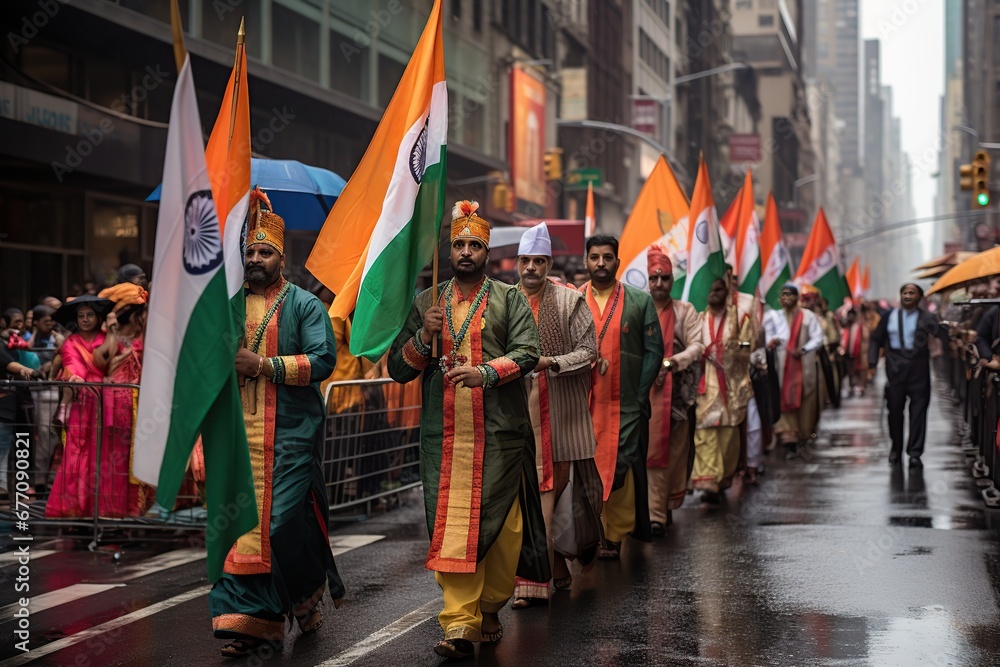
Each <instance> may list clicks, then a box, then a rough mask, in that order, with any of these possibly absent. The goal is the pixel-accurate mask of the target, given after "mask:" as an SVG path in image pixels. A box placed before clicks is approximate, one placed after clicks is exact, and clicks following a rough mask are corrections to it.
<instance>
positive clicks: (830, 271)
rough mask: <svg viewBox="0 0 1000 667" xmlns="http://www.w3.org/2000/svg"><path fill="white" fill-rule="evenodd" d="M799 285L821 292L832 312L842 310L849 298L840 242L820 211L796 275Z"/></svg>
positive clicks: (820, 210) (821, 209)
mask: <svg viewBox="0 0 1000 667" xmlns="http://www.w3.org/2000/svg"><path fill="white" fill-rule="evenodd" d="M795 282H796V283H798V284H799V285H812V286H813V287H815V288H816V289H818V290H819V291H820V294H822V295H823V298H825V299H826V300H827V301H829V302H830V307H831V308H840V306H842V305H843V304H844V299H846V298H847V296H848V293H847V283H846V282H845V281H844V276H843V274H842V273H841V272H840V253H839V252H838V251H837V241H836V239H834V238H833V232H832V231H830V224H829V223H828V222H827V221H826V214H825V213H824V212H823V208H822V207H820V209H819V211H817V213H816V220H815V221H814V222H813V226H812V230H811V231H810V232H809V240H808V241H807V242H806V249H805V252H803V253H802V262H801V263H799V271H798V273H796V274H795Z"/></svg>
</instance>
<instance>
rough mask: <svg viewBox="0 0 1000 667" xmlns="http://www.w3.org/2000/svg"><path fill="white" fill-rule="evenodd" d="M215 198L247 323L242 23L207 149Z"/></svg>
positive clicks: (239, 309) (233, 285)
mask: <svg viewBox="0 0 1000 667" xmlns="http://www.w3.org/2000/svg"><path fill="white" fill-rule="evenodd" d="M205 162H206V163H207V164H208V180H209V181H210V182H211V184H212V198H213V199H215V207H216V209H217V210H218V212H219V226H220V227H221V228H222V245H223V247H224V248H225V252H223V256H224V257H225V260H226V289H227V291H228V293H229V296H230V297H232V298H233V306H234V308H235V310H236V318H237V321H238V322H240V323H241V324H240V326H242V321H243V318H244V317H245V315H244V313H245V311H246V300H245V299H244V297H243V235H244V234H243V223H244V221H245V220H246V217H247V208H249V206H250V93H249V91H248V90H247V54H246V45H245V34H244V31H243V22H242V21H240V31H239V34H238V35H237V37H236V62H235V63H234V64H233V71H232V74H230V75H229V85H228V86H226V94H225V95H224V96H223V98H222V107H221V108H220V109H219V116H218V118H216V120H215V127H214V128H212V135H211V136H210V137H209V138H208V147H207V148H206V149H205Z"/></svg>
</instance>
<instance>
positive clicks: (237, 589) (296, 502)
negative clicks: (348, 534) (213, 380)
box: [209, 211, 344, 657]
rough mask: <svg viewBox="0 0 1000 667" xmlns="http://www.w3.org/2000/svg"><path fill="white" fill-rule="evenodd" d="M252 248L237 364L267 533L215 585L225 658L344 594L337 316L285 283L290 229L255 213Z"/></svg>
mask: <svg viewBox="0 0 1000 667" xmlns="http://www.w3.org/2000/svg"><path fill="white" fill-rule="evenodd" d="M251 219H252V222H251V225H250V231H249V235H248V242H249V243H248V245H247V248H246V256H245V260H246V274H245V275H246V289H245V294H246V347H243V348H241V349H240V350H239V352H238V353H237V355H236V371H237V373H239V375H240V376H241V378H242V383H243V386H242V388H241V396H242V399H243V417H244V423H245V425H246V433H247V444H248V446H249V449H250V463H251V467H252V468H253V476H254V488H255V491H256V500H257V506H256V508H253V507H247V508H245V509H246V510H248V511H256V512H257V515H258V519H259V524H258V526H257V527H256V528H254V529H253V530H252V531H250V532H249V533H247V534H245V535H243V536H242V537H240V539H239V540H238V541H237V542H236V544H235V545H234V546H233V548H232V550H231V551H230V552H229V555H228V557H227V558H226V563H225V566H224V568H223V575H222V577H221V578H220V579H219V580H218V581H217V582H216V583H215V585H214V586H213V587H212V592H211V593H210V595H209V605H210V608H211V612H212V628H213V629H214V631H215V636H216V637H218V638H220V639H229V640H231V641H230V642H229V643H227V644H226V645H225V646H224V647H223V649H222V654H223V655H224V656H227V657H242V656H245V655H247V654H249V653H250V652H252V651H253V650H255V649H256V648H258V647H260V646H261V645H263V644H264V643H267V642H274V643H278V642H280V641H281V640H282V639H283V637H284V632H285V620H286V618H288V617H289V616H294V617H295V618H296V620H297V621H298V623H299V628H300V629H301V631H302V632H303V634H306V633H310V632H315V631H316V630H317V629H318V628H319V626H320V624H321V623H322V620H323V617H322V613H321V611H320V606H319V605H320V601H321V600H322V598H323V594H324V592H325V590H326V586H327V584H329V586H330V595H331V597H332V598H333V600H334V604H335V605H336V606H339V603H340V600H341V599H342V598H343V596H344V586H343V584H342V583H341V581H340V576H339V575H338V573H337V568H336V566H335V565H334V562H333V553H332V552H331V550H330V542H329V538H328V536H327V522H328V515H327V512H328V508H329V506H328V504H327V498H326V487H325V485H324V480H323V473H322V470H321V468H320V452H321V451H322V436H323V429H322V426H323V422H324V420H325V418H326V410H325V408H324V405H323V399H322V396H321V395H320V392H319V383H320V380H323V379H325V378H326V377H328V376H329V375H330V373H331V372H332V371H333V367H334V365H335V363H336V350H335V345H334V339H333V330H332V328H331V326H330V318H329V316H328V315H327V314H326V310H325V309H324V308H323V304H322V303H320V301H319V299H317V298H316V297H315V296H313V295H312V294H310V293H309V292H307V291H305V290H303V289H301V288H299V287H296V286H295V285H292V284H291V283H289V282H287V281H286V280H285V279H284V278H283V277H282V276H281V269H282V268H284V259H285V256H284V254H282V248H283V242H284V221H283V220H282V219H281V218H280V217H279V216H277V215H275V214H274V213H272V212H270V211H259V212H258V211H255V212H254V213H253V214H252V215H251Z"/></svg>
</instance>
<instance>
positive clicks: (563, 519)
mask: <svg viewBox="0 0 1000 667" xmlns="http://www.w3.org/2000/svg"><path fill="white" fill-rule="evenodd" d="M517 261H518V272H519V273H520V276H521V281H520V283H519V284H518V288H519V289H520V290H521V292H522V293H523V294H524V295H525V297H527V299H528V304H529V305H530V306H531V310H532V312H533V313H534V315H535V321H536V322H537V323H538V337H539V341H540V343H541V357H540V359H539V361H538V365H537V366H535V371H534V372H533V373H532V374H531V376H530V378H528V379H527V380H526V381H525V384H526V385H527V387H528V391H529V394H528V407H529V410H530V412H531V425H532V427H533V428H534V431H535V462H536V468H537V470H538V482H539V490H540V491H541V492H542V511H543V513H544V515H545V532H546V533H547V534H548V537H549V555H550V557H551V558H552V576H553V583H554V585H555V588H556V590H566V589H568V588H569V587H570V585H571V584H572V582H573V577H572V576H571V575H570V571H569V567H568V565H567V562H566V561H567V560H578V561H579V562H580V564H581V565H582V566H583V567H584V569H585V570H586V569H587V568H588V567H589V566H590V565H591V564H592V563H594V561H595V559H596V557H597V549H598V547H599V546H600V543H601V504H602V498H603V496H604V488H603V485H602V484H601V478H600V475H599V474H598V472H597V466H596V465H595V463H594V452H595V448H596V446H597V441H596V439H595V437H594V425H593V422H592V421H591V418H590V409H589V407H588V398H589V396H590V385H591V372H590V367H591V363H592V362H593V361H594V359H596V358H597V334H596V333H595V329H594V318H593V317H592V316H591V314H590V309H589V308H588V307H587V300H586V298H584V296H583V294H581V293H580V292H578V291H576V290H572V289H568V288H566V287H563V286H560V285H557V284H555V283H553V282H552V281H551V280H549V279H548V275H547V274H548V271H549V269H550V268H551V266H552V241H551V239H550V238H549V232H548V228H547V227H546V225H545V223H544V222H543V223H541V224H539V225H536V226H535V227H532V228H531V229H529V230H528V231H526V232H525V233H524V235H523V236H522V237H521V244H520V246H519V247H518V260H517ZM564 494H568V495H567V497H566V498H565V499H564V498H563V495H564ZM557 508H558V511H557ZM554 514H555V520H553V515H554ZM548 598H549V584H548V582H532V581H528V580H526V579H521V578H518V580H517V586H516V588H515V590H514V602H513V603H512V605H511V606H512V607H513V608H515V609H516V608H521V607H526V606H528V605H529V604H531V603H532V602H533V601H543V600H548Z"/></svg>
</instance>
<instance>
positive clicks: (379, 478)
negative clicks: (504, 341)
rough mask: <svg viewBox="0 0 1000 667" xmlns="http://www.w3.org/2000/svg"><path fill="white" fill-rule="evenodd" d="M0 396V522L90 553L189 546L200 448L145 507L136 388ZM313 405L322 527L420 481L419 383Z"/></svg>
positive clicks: (199, 527)
mask: <svg viewBox="0 0 1000 667" xmlns="http://www.w3.org/2000/svg"><path fill="white" fill-rule="evenodd" d="M0 393H13V394H14V395H15V397H16V399H17V413H16V416H15V419H14V422H13V423H10V422H6V421H5V422H0V480H3V481H2V482H0V492H2V489H3V488H6V489H7V490H8V492H9V499H8V501H7V503H6V504H4V503H3V502H0V522H5V521H6V522H12V523H13V522H17V521H27V522H30V525H31V527H32V529H35V528H37V527H46V528H53V529H55V531H56V533H57V534H58V535H59V536H61V537H70V538H78V539H80V538H82V539H89V540H90V548H91V549H92V550H93V549H96V548H97V547H98V546H99V545H100V544H101V543H102V541H104V542H107V541H109V539H110V538H112V537H114V538H115V539H116V540H117V539H118V538H121V537H124V538H125V539H132V538H139V537H141V539H145V540H149V539H156V538H157V537H167V538H168V539H176V538H178V537H181V538H184V537H187V538H189V539H193V540H195V541H199V540H200V539H201V538H200V533H201V532H202V531H204V528H205V521H206V518H207V512H206V510H205V508H204V487H205V477H204V469H205V468H204V458H203V455H202V452H201V443H200V441H199V442H198V443H196V445H195V448H194V451H193V452H192V455H191V459H190V461H189V464H188V472H187V474H186V476H185V479H184V481H183V483H182V485H181V489H180V491H179V492H178V494H177V498H176V502H175V504H174V506H173V507H172V508H162V507H160V506H159V505H156V504H155V489H154V488H153V487H151V486H149V485H146V484H143V483H141V482H139V480H137V479H136V478H135V477H134V476H133V475H132V470H131V463H132V458H133V453H134V452H133V442H134V438H133V435H134V433H133V431H134V417H135V410H136V407H137V405H138V393H139V387H138V386H136V385H127V384H111V383H92V382H48V381H45V382H43V381H23V380H6V381H0ZM324 398H325V400H326V405H327V407H328V415H327V418H326V423H325V425H324V432H323V433H322V436H323V437H322V452H321V457H322V458H321V462H322V468H323V473H324V479H325V482H326V487H327V492H328V495H329V505H330V510H331V515H332V516H333V518H334V519H341V520H343V519H344V518H345V513H348V511H349V510H352V509H353V508H358V509H362V508H363V512H362V513H361V514H359V513H358V512H354V514H353V515H350V518H351V519H352V520H353V519H358V518H361V517H363V516H366V515H367V514H369V513H371V510H372V506H373V503H375V502H376V501H385V500H389V501H390V504H391V499H392V497H393V496H395V495H397V494H399V493H400V492H401V491H404V490H407V489H411V488H414V487H416V486H419V485H420V473H419V449H418V448H419V440H420V382H419V380H418V381H415V382H413V383H410V384H407V385H398V384H396V383H394V382H392V381H391V380H388V379H385V380H358V381H350V382H334V383H330V385H329V386H328V387H327V390H326V395H325V397H324ZM8 463H9V469H8V467H7V466H6V465H2V464H8ZM109 531H110V532H109ZM106 532H107V533H108V534H107V535H106V534H105V533H106Z"/></svg>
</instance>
